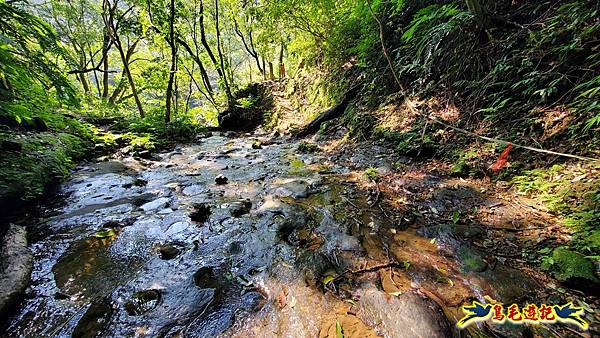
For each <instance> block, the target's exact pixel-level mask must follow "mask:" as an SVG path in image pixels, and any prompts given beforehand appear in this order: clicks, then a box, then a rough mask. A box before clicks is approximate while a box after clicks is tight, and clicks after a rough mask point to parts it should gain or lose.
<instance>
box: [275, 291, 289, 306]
mask: <svg viewBox="0 0 600 338" xmlns="http://www.w3.org/2000/svg"><path fill="white" fill-rule="evenodd" d="M286 305H287V301H286V296H285V292H283V290H281V291H279V293H278V294H277V307H278V308H279V310H281V309H283V308H284V307H285V306H286Z"/></svg>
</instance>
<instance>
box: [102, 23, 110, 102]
mask: <svg viewBox="0 0 600 338" xmlns="http://www.w3.org/2000/svg"><path fill="white" fill-rule="evenodd" d="M109 44H110V35H109V33H108V31H107V28H106V27H105V28H104V41H103V42H102V68H103V70H104V71H103V72H102V98H104V99H107V98H108V52H109V51H110V46H109Z"/></svg>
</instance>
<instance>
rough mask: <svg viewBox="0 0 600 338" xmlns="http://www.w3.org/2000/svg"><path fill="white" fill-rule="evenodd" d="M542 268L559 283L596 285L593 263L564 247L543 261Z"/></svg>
mask: <svg viewBox="0 0 600 338" xmlns="http://www.w3.org/2000/svg"><path fill="white" fill-rule="evenodd" d="M542 268H543V269H544V270H547V271H551V272H552V274H553V275H554V277H556V279H558V280H559V281H561V282H565V283H569V284H575V285H585V284H584V283H587V286H588V287H589V283H593V284H598V283H600V280H599V279H598V277H597V276H596V269H595V267H594V263H592V261H591V260H589V259H587V258H586V257H585V256H584V255H582V254H580V253H577V252H574V251H571V250H568V249H566V248H564V247H560V248H556V249H554V251H553V252H552V256H551V257H549V258H548V259H546V260H545V261H544V263H543V264H542Z"/></svg>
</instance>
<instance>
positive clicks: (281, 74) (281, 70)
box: [279, 41, 285, 79]
mask: <svg viewBox="0 0 600 338" xmlns="http://www.w3.org/2000/svg"><path fill="white" fill-rule="evenodd" d="M284 48H285V47H284V45H283V41H282V42H281V51H280V52H279V78H280V79H283V78H285V64H284V63H283V50H284Z"/></svg>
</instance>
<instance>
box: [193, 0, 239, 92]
mask: <svg viewBox="0 0 600 338" xmlns="http://www.w3.org/2000/svg"><path fill="white" fill-rule="evenodd" d="M215 2H216V0H215ZM198 14H199V16H200V40H201V42H202V46H204V49H205V50H206V52H207V53H208V56H209V57H210V60H211V61H212V63H213V65H214V66H215V68H216V69H217V73H218V74H219V77H220V78H221V81H223V83H224V86H225V88H224V89H225V95H227V101H228V102H233V95H232V94H231V90H230V88H229V84H228V83H227V79H226V75H225V71H224V70H223V69H222V68H221V67H220V66H219V63H218V62H217V58H216V57H215V54H214V53H213V51H212V49H211V48H210V45H209V44H208V40H207V39H206V32H205V29H204V4H203V2H202V1H200V13H198ZM217 17H218V15H217ZM217 36H219V35H217Z"/></svg>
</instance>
